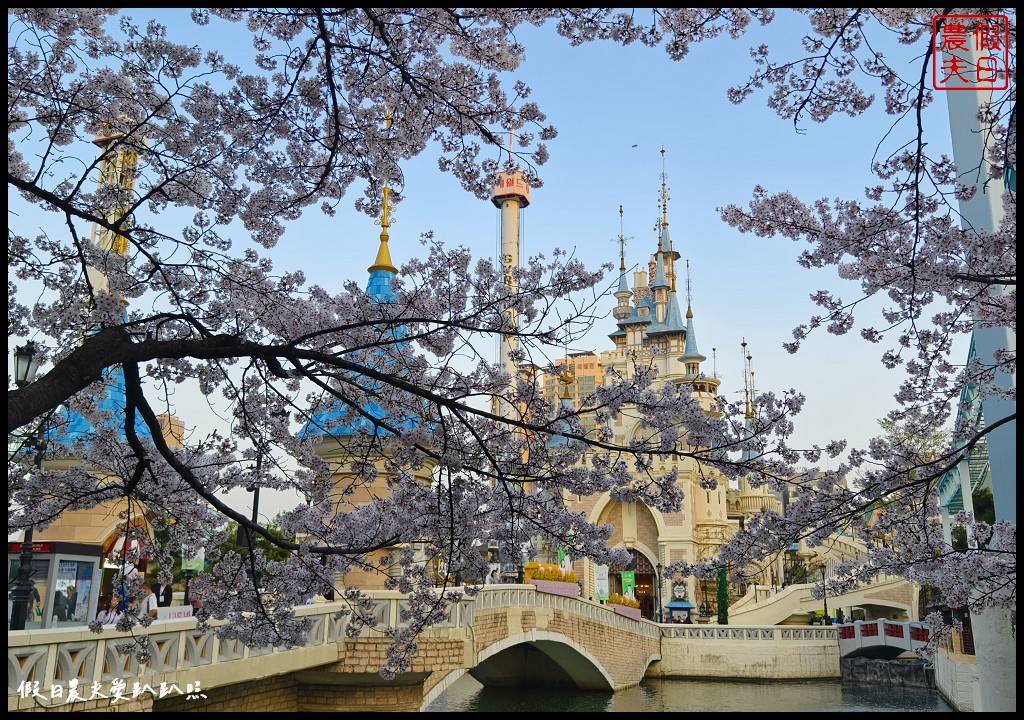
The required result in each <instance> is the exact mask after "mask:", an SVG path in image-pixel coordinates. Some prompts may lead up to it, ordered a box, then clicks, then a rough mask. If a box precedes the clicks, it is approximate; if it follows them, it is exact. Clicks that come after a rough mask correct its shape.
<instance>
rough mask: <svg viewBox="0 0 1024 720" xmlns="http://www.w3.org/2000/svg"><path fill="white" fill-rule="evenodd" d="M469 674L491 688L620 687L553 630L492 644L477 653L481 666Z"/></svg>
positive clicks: (581, 650)
mask: <svg viewBox="0 0 1024 720" xmlns="http://www.w3.org/2000/svg"><path fill="white" fill-rule="evenodd" d="M468 672H469V674H470V675H472V676H473V677H474V678H475V679H476V680H477V681H478V682H480V683H482V684H484V685H486V686H491V687H494V686H508V685H512V686H518V685H522V684H526V683H530V684H537V685H540V686H548V687H550V686H556V687H575V688H579V689H581V690H607V691H612V690H614V689H615V686H616V682H615V681H614V679H613V678H612V676H611V674H610V673H609V672H608V671H607V670H606V669H605V668H604V666H603V665H602V663H601V661H600V660H599V659H598V658H596V657H595V656H594V655H593V654H591V653H590V652H589V651H588V650H587V649H586V648H585V647H583V646H582V645H580V644H579V643H577V642H576V641H574V640H573V639H572V638H570V637H567V636H566V635H563V634H562V633H558V632H552V631H550V630H539V629H538V630H530V631H528V632H523V633H518V634H514V635H510V636H508V637H506V638H502V639H500V640H497V641H496V642H494V643H491V644H490V645H488V646H487V647H485V648H483V649H481V650H480V651H479V652H478V653H477V664H476V666H474V667H472V668H469V670H468Z"/></svg>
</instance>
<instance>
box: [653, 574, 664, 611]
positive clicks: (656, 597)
mask: <svg viewBox="0 0 1024 720" xmlns="http://www.w3.org/2000/svg"><path fill="white" fill-rule="evenodd" d="M654 570H655V575H654V585H655V590H654V601H655V602H656V603H657V604H656V605H655V606H654V616H655V618H657V620H658V622H659V623H660V622H664V617H663V615H662V613H663V612H664V611H663V609H662V602H661V563H658V564H657V565H656V566H655V568H654Z"/></svg>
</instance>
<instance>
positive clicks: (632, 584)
mask: <svg viewBox="0 0 1024 720" xmlns="http://www.w3.org/2000/svg"><path fill="white" fill-rule="evenodd" d="M620 577H621V578H622V595H623V597H628V598H633V599H634V600H635V599H636V571H635V570H623V571H622V573H620Z"/></svg>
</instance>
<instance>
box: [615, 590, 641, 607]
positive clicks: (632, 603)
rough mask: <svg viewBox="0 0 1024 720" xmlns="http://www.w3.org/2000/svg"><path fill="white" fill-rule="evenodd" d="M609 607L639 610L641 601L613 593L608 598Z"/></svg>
mask: <svg viewBox="0 0 1024 720" xmlns="http://www.w3.org/2000/svg"><path fill="white" fill-rule="evenodd" d="M608 604H609V605H622V606H623V607H630V608H639V607H640V601H639V600H636V599H634V598H630V597H626V596H624V595H619V594H618V593H612V594H611V595H609V596H608Z"/></svg>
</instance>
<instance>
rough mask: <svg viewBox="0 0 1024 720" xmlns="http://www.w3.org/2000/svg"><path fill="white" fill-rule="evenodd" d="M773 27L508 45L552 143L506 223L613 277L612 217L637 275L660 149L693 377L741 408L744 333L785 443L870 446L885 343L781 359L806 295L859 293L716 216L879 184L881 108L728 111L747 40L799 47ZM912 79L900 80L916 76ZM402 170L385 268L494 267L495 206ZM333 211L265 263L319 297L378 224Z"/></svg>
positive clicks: (292, 235)
mask: <svg viewBox="0 0 1024 720" xmlns="http://www.w3.org/2000/svg"><path fill="white" fill-rule="evenodd" d="M780 30H787V28H785V24H784V23H780V26H779V28H777V29H776V28H774V25H773V26H771V27H770V28H769V29H768V30H760V29H756V31H755V34H754V35H751V36H748V37H744V38H741V39H740V40H736V41H733V40H729V39H719V40H716V41H712V42H710V43H704V44H702V45H697V46H694V47H693V48H692V50H691V53H690V55H689V56H688V57H686V58H685V59H684V60H682V61H681V62H673V61H671V60H670V59H669V58H668V57H667V55H666V54H665V53H664V51H662V50H660V49H659V50H656V49H650V48H643V47H627V48H623V47H619V46H614V45H611V44H607V43H605V44H600V43H599V44H592V45H587V46H583V47H578V48H571V47H569V46H568V44H567V43H566V42H565V41H564V40H561V39H560V38H558V37H557V36H556V35H555V34H554V33H553V31H551V30H544V29H535V28H530V29H528V30H527V31H526V32H523V33H521V34H520V39H521V41H522V42H524V44H525V45H526V48H527V62H526V63H525V64H524V65H523V66H522V68H521V69H520V70H519V71H517V72H516V73H515V76H516V77H518V78H521V79H523V80H524V81H525V82H526V83H527V84H528V85H530V86H531V87H532V88H533V90H534V94H533V96H531V98H530V99H531V100H534V101H536V102H538V103H539V104H540V106H541V108H542V109H543V110H544V111H545V112H546V113H547V116H548V122H550V123H552V124H554V125H555V126H556V127H557V128H558V130H559V136H558V138H556V139H555V140H554V141H552V142H550V143H549V149H550V152H551V160H550V161H549V162H548V163H547V164H546V165H544V166H543V167H541V168H540V173H541V176H542V178H543V182H544V184H543V186H542V187H539V188H534V190H533V192H532V203H531V205H530V206H529V207H528V208H526V209H525V210H524V211H523V214H522V228H523V251H522V252H523V255H524V256H525V255H527V254H532V253H537V252H549V251H550V250H551V249H552V248H554V247H561V248H563V249H570V250H572V251H573V252H574V253H575V254H576V255H577V256H578V257H581V258H583V259H584V260H585V261H586V262H587V263H588V264H590V265H598V264H600V263H602V262H615V263H616V264H617V260H618V245H617V243H615V242H614V240H615V239H616V237H617V236H618V234H619V227H620V223H619V206H620V205H622V206H623V212H624V215H623V226H624V234H625V236H626V237H627V238H629V242H628V245H627V250H626V254H627V257H626V260H627V265H632V264H634V263H637V262H645V261H646V259H647V257H648V255H649V254H650V253H651V252H653V251H654V250H655V248H656V245H657V240H656V235H655V231H654V223H655V219H656V217H657V215H658V198H659V196H660V188H661V172H662V155H661V153H660V150H661V148H662V147H664V148H665V156H664V157H665V172H666V175H667V183H668V187H669V196H670V201H669V213H668V217H669V225H670V230H671V233H672V239H673V242H674V245H675V248H676V250H678V251H679V252H680V253H681V255H682V259H683V260H684V261H685V260H687V259H688V260H689V261H690V265H691V276H692V281H693V310H694V321H695V323H696V332H697V337H698V339H699V347H700V350H701V352H702V353H703V354H704V355H706V356H707V357H708V358H709V359H708V361H707V363H706V365H705V371H708V370H710V366H711V364H712V360H711V357H712V348H716V349H717V352H716V355H717V363H716V367H717V371H718V373H719V374H720V375H721V376H722V378H723V384H722V391H723V392H725V393H730V394H731V396H732V397H734V398H735V397H739V395H738V394H739V393H740V392H742V389H743V377H742V370H743V366H742V352H741V347H740V343H741V341H742V339H743V338H746V340H747V343H748V349H749V351H750V352H751V354H752V355H753V358H754V359H753V367H754V370H755V374H756V383H757V387H758V389H759V390H767V389H772V390H775V391H781V390H785V389H789V388H795V389H797V390H799V391H801V392H803V393H804V394H805V395H807V398H808V402H807V405H806V409H805V411H804V413H803V414H802V415H801V416H800V417H799V418H797V433H796V446H798V447H805V446H808V445H810V444H811V443H818V444H824V443H826V442H828V441H829V440H830V439H834V438H843V439H848V440H849V441H850V442H851V443H852V444H864V443H865V442H866V441H867V440H868V439H869V438H870V437H872V436H873V435H875V434H877V431H878V426H877V423H876V419H877V418H879V417H881V416H883V415H884V414H885V412H886V411H887V410H889V409H890V408H891V407H892V406H893V401H892V395H893V393H894V392H895V390H896V387H897V385H898V383H899V380H900V375H899V371H898V370H897V371H887V370H885V369H884V368H882V366H881V364H880V362H879V357H880V355H881V352H882V350H883V348H882V347H880V346H871V345H869V344H868V343H866V342H865V341H863V340H861V339H860V337H859V335H858V334H857V333H856V332H853V333H851V334H849V335H847V336H843V337H836V336H833V335H829V334H828V333H827V332H825V331H824V330H820V331H817V332H816V333H815V334H812V335H811V337H810V338H809V339H808V340H807V341H805V343H804V346H803V348H802V349H801V350H800V352H799V353H797V354H796V355H790V354H789V353H787V352H786V351H785V350H784V349H783V348H782V343H783V342H787V341H790V340H792V335H791V330H792V328H793V327H795V326H797V325H799V324H801V323H804V322H805V321H806V320H807V318H808V317H810V316H811V315H812V314H815V312H816V310H817V308H816V306H814V305H812V303H811V302H810V300H809V297H808V296H809V295H810V294H811V293H813V292H815V291H816V290H819V289H824V288H828V289H841V294H842V296H843V297H844V299H847V300H852V299H854V298H856V297H859V294H858V292H857V287H856V286H855V285H854V284H852V283H849V282H846V281H842V280H840V279H839V278H838V276H837V274H836V272H835V270H834V269H829V270H820V271H809V270H805V269H803V268H801V267H799V266H798V265H797V264H796V257H797V255H798V254H799V252H800V251H801V250H802V249H803V248H804V246H802V245H798V244H797V243H794V242H792V241H790V240H787V239H783V238H776V239H760V238H756V237H753V236H749V235H743V234H740V233H739V232H737V231H735V230H733V229H732V228H730V227H729V226H727V225H725V224H724V223H723V222H722V221H721V219H720V217H719V214H718V213H717V212H716V208H718V207H721V206H725V205H727V204H730V203H735V204H739V205H741V206H745V205H746V203H747V201H748V200H749V198H750V196H751V194H752V190H753V188H754V186H755V185H757V184H761V185H763V186H764V187H765V188H766V189H767V190H768V191H769V192H778V191H784V190H788V191H791V192H793V193H794V194H796V195H797V196H798V197H801V198H802V199H804V200H805V201H812V200H814V199H817V198H818V197H829V198H832V197H844V198H854V199H863V189H864V187H865V186H867V185H869V184H874V183H875V182H877V181H876V180H873V176H872V175H871V174H870V163H871V161H872V155H873V153H874V152H875V148H876V146H877V145H878V143H879V142H880V141H881V140H882V138H883V136H884V135H885V132H886V130H887V129H888V128H889V126H890V124H891V118H889V117H888V116H885V114H884V112H883V111H882V109H881V108H880V107H878V108H872V110H870V111H869V112H868V113H867V114H866V115H865V116H861V117H858V118H856V119H852V118H848V117H846V116H835V117H833V118H832V119H831V120H830V121H829V122H828V123H826V124H824V125H818V124H814V123H810V122H805V123H803V124H802V128H801V129H802V130H803V132H802V133H798V132H797V131H796V130H795V129H794V126H793V124H792V122H789V121H784V120H781V119H779V118H778V117H777V116H776V115H775V114H774V113H772V112H771V111H770V110H769V109H768V108H767V107H766V106H765V93H764V92H762V93H760V94H756V95H755V96H753V97H752V98H750V99H749V100H748V101H747V102H746V103H744V104H743V105H739V106H737V105H733V104H732V103H730V102H729V101H728V100H727V98H726V88H727V87H729V86H731V85H734V84H739V83H741V82H743V81H745V80H746V79H747V77H748V76H749V73H750V69H751V67H752V62H751V61H750V58H749V55H748V48H749V47H750V46H751V45H752V44H754V43H755V40H754V39H753V38H754V37H757V38H758V40H757V42H760V41H761V38H764V39H765V41H766V42H769V44H770V46H772V47H773V48H776V49H777V51H783V45H784V44H785V46H786V47H787V48H789V49H790V50H792V49H793V48H798V46H797V45H796V40H798V36H797V35H795V34H794V33H793V32H789V33H788V35H787V34H785V33H784V32H780ZM783 39H785V43H784V42H783ZM894 50H899V49H894ZM904 53H905V51H904ZM917 67H918V66H917V65H916V64H914V65H913V66H911V65H907V66H906V69H907V71H908V72H915V69H916V68H917ZM879 104H880V103H879ZM927 117H928V119H929V122H930V124H929V126H928V133H929V134H928V142H929V150H931V151H932V152H935V153H937V152H939V149H946V148H948V146H949V126H948V119H947V117H946V108H945V99H944V98H943V97H941V95H940V96H939V97H937V98H936V102H935V104H934V105H933V107H932V108H930V109H929V111H928V113H927ZM906 130H909V128H907V129H906ZM894 137H902V138H904V139H905V136H904V135H900V134H897V135H896V136H894ZM890 145H892V143H891V142H890ZM943 151H945V150H943ZM883 158H884V156H883ZM403 171H404V174H405V180H406V184H405V188H404V196H405V200H404V202H403V203H402V204H401V205H400V206H399V207H398V208H397V209H396V211H395V218H396V219H397V222H396V224H395V225H394V226H393V227H392V228H391V230H390V237H391V241H390V246H391V252H392V257H393V259H394V260H395V262H396V264H399V265H400V264H401V262H403V261H404V260H405V259H408V258H409V257H410V256H412V255H413V254H415V253H417V252H419V250H420V246H419V244H418V242H417V238H418V237H419V234H420V233H421V232H423V231H426V230H433V231H434V232H435V236H436V237H437V238H438V239H441V240H443V241H445V242H446V243H448V244H463V245H466V246H467V247H469V248H471V249H472V250H473V251H474V253H475V254H478V255H486V256H488V257H493V256H494V253H495V248H496V245H497V240H498V210H497V209H496V208H494V206H493V205H492V204H491V203H490V202H487V201H481V200H478V199H476V198H474V197H472V196H470V195H469V194H468V193H466V192H465V191H464V190H462V189H461V188H460V187H459V185H458V183H457V182H456V181H455V180H454V179H453V178H452V177H450V176H448V175H444V174H441V173H440V172H439V171H438V170H437V169H436V164H435V161H434V160H433V157H432V156H430V155H429V153H428V154H427V155H424V156H421V157H420V158H417V159H416V160H414V161H412V162H409V163H406V164H404V165H403ZM354 197H355V196H354V195H353V198H354ZM341 210H342V212H339V214H338V217H336V218H334V219H333V220H329V221H326V222H325V221H323V220H322V219H319V218H315V217H313V215H307V217H305V218H303V219H302V220H301V221H300V222H299V223H297V224H296V225H295V227H293V228H291V229H289V231H288V234H287V235H286V238H285V240H284V242H283V243H282V245H281V257H295V255H294V249H295V246H293V245H291V241H293V240H294V241H298V242H300V243H301V247H302V248H303V250H302V256H304V257H305V256H306V254H307V252H308V253H309V257H311V258H315V262H309V263H304V269H305V270H306V273H307V277H308V278H309V280H310V281H311V282H317V283H321V284H325V285H327V286H330V284H331V283H333V282H336V281H338V280H341V279H342V278H346V279H347V278H351V277H355V278H356V279H358V280H359V281H360V282H363V281H364V278H365V277H366V276H365V274H362V273H361V272H360V269H361V267H362V265H363V264H364V263H365V265H367V266H368V265H370V264H371V263H372V261H373V257H374V254H375V252H376V247H377V235H378V232H379V228H377V227H376V226H374V225H373V224H372V221H371V220H370V219H369V218H366V217H365V216H361V215H359V214H357V213H354V212H352V213H346V212H344V211H345V210H346V208H344V207H342V208H341ZM314 238H327V240H326V242H323V241H319V240H314ZM286 248H288V250H285V249H286ZM306 248H308V250H306ZM630 277H631V276H630ZM615 279H616V278H615V277H614V276H612V277H609V282H610V283H611V282H614V281H615ZM679 290H680V292H681V293H683V292H685V288H684V287H680V288H679ZM681 299H682V297H681ZM613 305H614V298H612V297H610V296H609V297H608V298H606V299H605V300H604V301H603V303H602V306H601V307H602V309H603V310H604V311H605V312H606V313H608V315H607V317H606V318H605V319H604V320H603V321H602V322H599V323H598V324H597V326H596V327H595V328H594V330H593V331H592V333H591V334H590V335H589V336H588V337H587V339H586V341H585V342H581V343H579V344H577V345H576V346H575V347H574V348H572V349H573V350H594V351H597V352H600V351H602V350H605V349H609V348H610V345H611V343H610V341H609V340H608V338H607V334H608V333H609V332H611V331H612V330H614V329H615V328H614V322H613V320H612V318H611V316H610V311H611V308H612V307H613ZM880 307H881V304H880V302H877V301H875V302H869V303H866V304H865V305H864V306H862V309H861V310H860V311H859V314H860V315H862V316H863V321H859V322H858V323H857V325H856V327H857V328H860V327H862V326H864V325H868V324H876V322H877V318H878V315H877V312H878V310H879V308H880ZM556 352H557V351H556ZM966 352H967V340H966V338H965V339H964V340H963V342H962V352H961V353H959V355H960V356H964V357H966Z"/></svg>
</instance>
